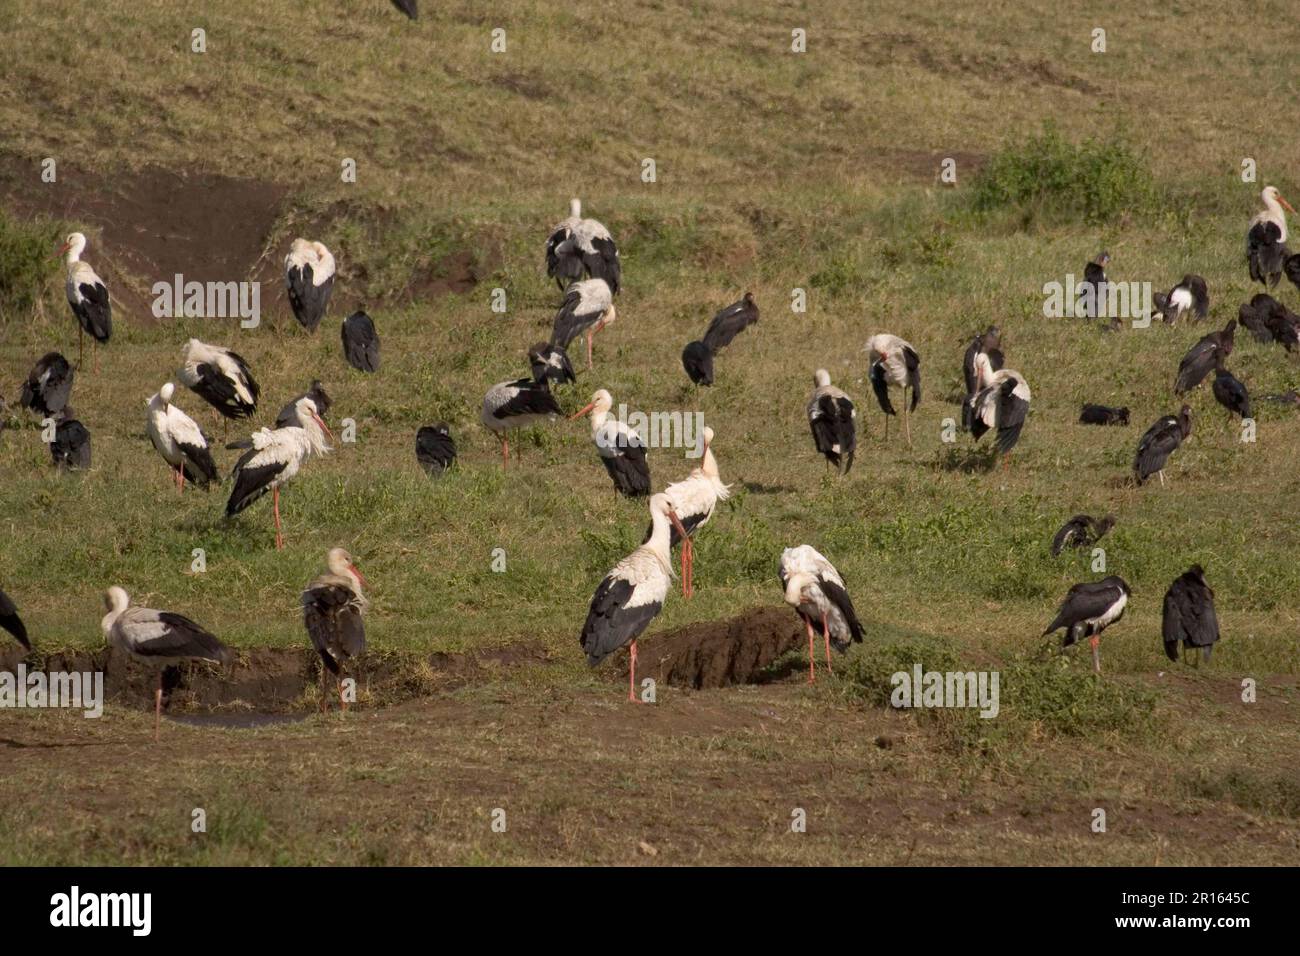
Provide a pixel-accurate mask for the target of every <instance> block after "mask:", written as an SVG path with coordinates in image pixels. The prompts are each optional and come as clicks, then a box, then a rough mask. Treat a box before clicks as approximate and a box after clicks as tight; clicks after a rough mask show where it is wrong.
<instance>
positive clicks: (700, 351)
mask: <svg viewBox="0 0 1300 956" xmlns="http://www.w3.org/2000/svg"><path fill="white" fill-rule="evenodd" d="M757 321H758V306H757V305H756V304H755V303H754V294H753V293H752V292H746V293H745V294H744V295H743V296H742V297H741V298H740V300H739V301H737V302H733V303H732V304H731V305H729V306H727V307H726V308H725V309H722V310H721V311H719V312H718V314H717V315H715V316H714V317H713V321H712V322H710V323H709V327H708V329H707V330H706V331H705V333H704V338H703V339H700V340H698V341H695V342H688V343H687V344H686V347H685V348H684V349H682V368H684V369H686V374H687V375H688V376H689V377H690V380H691V381H692V382H694V383H695V384H696V385H712V384H713V360H714V359H715V358H716V357H717V356H718V354H719V353H720V352H721V351H722V350H723V349H725V348H726V347H727V346H728V345H730V344H731V342H732V340H733V339H734V338H735V337H736V336H737V335H739V334H740V333H741V332H743V331H745V329H747V328H749V326H751V325H753V324H754V323H756V322H757Z"/></svg>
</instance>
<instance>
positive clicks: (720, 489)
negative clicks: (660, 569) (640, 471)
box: [646, 426, 731, 598]
mask: <svg viewBox="0 0 1300 956" xmlns="http://www.w3.org/2000/svg"><path fill="white" fill-rule="evenodd" d="M703 436H704V457H703V458H702V459H701V460H700V464H699V467H697V468H692V469H691V473H690V474H689V475H687V476H686V477H685V478H684V479H682V480H681V481H676V482H673V483H672V484H671V485H669V486H668V487H667V488H665V489H664V494H665V495H666V496H667V497H668V503H669V504H670V505H671V506H672V510H673V513H674V514H675V515H676V516H677V519H678V521H679V522H681V527H682V528H684V529H685V535H683V534H682V533H681V532H680V531H678V530H677V529H678V525H677V524H676V523H674V524H673V526H672V527H671V528H670V529H669V541H668V546H669V548H670V549H671V548H674V547H676V546H677V543H678V542H679V541H680V542H681V545H682V597H685V598H690V597H691V596H692V595H694V594H695V583H694V582H695V533H696V532H697V531H699V530H700V529H701V528H703V527H704V526H705V525H706V524H708V523H709V519H710V518H712V517H713V512H714V511H715V510H716V509H717V507H718V502H720V501H726V500H727V498H728V497H730V495H731V486H730V485H724V484H723V483H722V477H721V476H720V475H719V473H718V460H717V459H716V458H714V457H713V429H712V428H709V427H707V426H706V427H705V429H704V431H703ZM653 533H654V526H653V525H651V526H650V530H649V531H648V532H647V534H646V540H647V541H648V540H649V539H650V534H653Z"/></svg>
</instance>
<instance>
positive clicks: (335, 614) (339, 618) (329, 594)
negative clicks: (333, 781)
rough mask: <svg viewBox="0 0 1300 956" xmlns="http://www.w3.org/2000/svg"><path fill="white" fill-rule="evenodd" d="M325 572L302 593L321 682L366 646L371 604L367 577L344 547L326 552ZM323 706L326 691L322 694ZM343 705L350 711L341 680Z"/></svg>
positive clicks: (303, 610) (336, 672) (322, 705)
mask: <svg viewBox="0 0 1300 956" xmlns="http://www.w3.org/2000/svg"><path fill="white" fill-rule="evenodd" d="M325 568H326V570H325V573H324V574H322V575H320V576H318V577H317V578H315V579H314V580H313V581H312V582H311V583H310V584H308V585H307V587H306V588H305V589H303V592H302V619H303V625H304V626H305V627H306V628H307V635H308V636H309V637H310V638H311V643H312V647H314V648H316V653H318V654H319V655H320V659H321V663H322V664H324V667H322V668H321V682H322V684H323V683H324V680H325V672H326V671H327V670H328V671H329V672H330V673H331V674H333V675H334V676H335V677H336V678H338V677H339V675H340V674H341V673H342V669H343V665H344V664H345V663H346V662H347V661H349V660H351V659H352V658H354V657H357V656H359V655H360V654H361V653H362V652H363V651H364V650H365V649H366V628H365V624H364V623H363V622H362V620H361V618H362V616H363V615H364V614H365V613H366V609H367V608H368V607H369V606H370V602H369V601H367V600H366V597H365V595H364V594H362V593H361V588H362V585H364V584H365V583H366V579H365V578H364V577H362V575H361V572H360V571H358V570H357V566H356V564H354V563H353V561H352V555H350V554H348V553H347V551H345V550H344V549H343V548H330V549H329V552H328V553H327V554H326V555H325ZM321 707H322V709H323V708H324V707H325V694H324V692H323V691H322V693H321ZM339 707H340V708H341V709H342V710H344V711H346V710H347V709H348V704H347V701H346V700H345V699H344V698H343V683H342V681H341V680H340V681H339Z"/></svg>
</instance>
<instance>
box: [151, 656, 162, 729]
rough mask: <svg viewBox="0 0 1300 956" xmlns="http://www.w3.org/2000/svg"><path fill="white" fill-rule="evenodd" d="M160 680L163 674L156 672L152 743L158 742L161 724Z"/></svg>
mask: <svg viewBox="0 0 1300 956" xmlns="http://www.w3.org/2000/svg"><path fill="white" fill-rule="evenodd" d="M162 678H163V672H162V671H159V672H158V689H157V690H156V691H154V695H153V742H154V743H157V742H158V725H159V724H161V723H162Z"/></svg>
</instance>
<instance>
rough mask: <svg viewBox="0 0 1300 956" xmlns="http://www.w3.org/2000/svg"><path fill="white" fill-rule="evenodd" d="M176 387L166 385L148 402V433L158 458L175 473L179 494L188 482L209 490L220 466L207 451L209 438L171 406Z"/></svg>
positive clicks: (192, 420) (169, 384) (188, 417)
mask: <svg viewBox="0 0 1300 956" xmlns="http://www.w3.org/2000/svg"><path fill="white" fill-rule="evenodd" d="M175 391H176V386H175V385H173V384H172V383H171V382H167V383H165V384H164V385H163V387H162V388H160V389H158V392H157V394H155V395H154V396H152V397H151V398H150V399H149V416H148V420H147V421H146V422H145V430H146V431H147V432H148V433H149V440H150V441H151V442H153V447H154V448H156V449H157V450H158V454H160V455H162V456H163V460H164V461H165V462H167V464H169V465H171V466H172V467H173V468H175V469H176V490H177V491H178V492H183V491H184V490H185V479H186V478H188V479H189V480H190V481H192V482H196V483H198V484H199V485H201V486H202V487H203V488H207V487H208V485H210V484H211V483H212V482H214V481H218V480H219V478H218V477H217V466H216V464H215V463H214V462H213V461H212V451H211V450H210V449H209V448H208V436H207V435H205V434H203V429H201V428H199V426H198V425H196V424H195V422H194V419H192V418H190V416H188V415H186V414H185V413H184V412H183V411H181V410H180V409H179V408H177V407H176V406H175V405H173V404H172V395H173V394H174V393H175Z"/></svg>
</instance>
